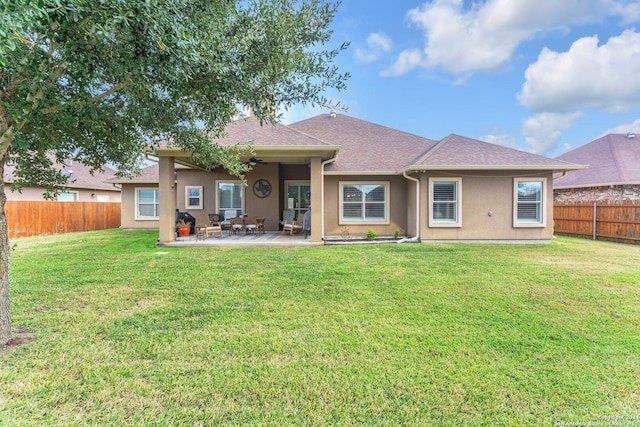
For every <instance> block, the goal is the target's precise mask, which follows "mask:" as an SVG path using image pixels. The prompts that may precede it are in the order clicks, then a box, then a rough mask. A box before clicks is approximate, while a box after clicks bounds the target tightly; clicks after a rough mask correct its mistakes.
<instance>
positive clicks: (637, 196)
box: [553, 185, 640, 203]
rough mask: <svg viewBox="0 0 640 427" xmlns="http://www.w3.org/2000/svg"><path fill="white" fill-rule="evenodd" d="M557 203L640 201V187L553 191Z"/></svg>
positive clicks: (616, 186)
mask: <svg viewBox="0 0 640 427" xmlns="http://www.w3.org/2000/svg"><path fill="white" fill-rule="evenodd" d="M553 201H554V202H556V203H576V202H613V203H622V202H630V201H640V185H614V186H610V187H588V188H562V189H554V190H553Z"/></svg>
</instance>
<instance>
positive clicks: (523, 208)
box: [513, 178, 547, 227]
mask: <svg viewBox="0 0 640 427" xmlns="http://www.w3.org/2000/svg"><path fill="white" fill-rule="evenodd" d="M513 187H514V209H513V211H514V213H513V226H514V227H545V226H546V216H545V212H544V210H545V206H544V203H545V200H546V195H547V179H546V178H536V179H530V178H515V179H514V185H513Z"/></svg>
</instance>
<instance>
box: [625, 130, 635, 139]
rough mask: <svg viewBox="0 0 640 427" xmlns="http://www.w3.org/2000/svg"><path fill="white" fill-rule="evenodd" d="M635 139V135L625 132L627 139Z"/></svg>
mask: <svg viewBox="0 0 640 427" xmlns="http://www.w3.org/2000/svg"><path fill="white" fill-rule="evenodd" d="M635 137H636V134H635V133H633V132H627V138H629V139H633V138H635Z"/></svg>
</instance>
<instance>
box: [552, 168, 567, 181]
mask: <svg viewBox="0 0 640 427" xmlns="http://www.w3.org/2000/svg"><path fill="white" fill-rule="evenodd" d="M565 176H567V171H563V172H562V175H560V176H559V177H557V178H553V181H554V182H555V181H557V180H559V179H562V178H564V177H565Z"/></svg>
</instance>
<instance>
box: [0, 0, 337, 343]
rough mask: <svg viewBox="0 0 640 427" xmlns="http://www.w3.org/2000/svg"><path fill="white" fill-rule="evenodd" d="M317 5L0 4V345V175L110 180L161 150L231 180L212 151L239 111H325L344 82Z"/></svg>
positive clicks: (3, 224) (1, 327) (259, 0)
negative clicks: (69, 174)
mask: <svg viewBox="0 0 640 427" xmlns="http://www.w3.org/2000/svg"><path fill="white" fill-rule="evenodd" d="M337 7H338V4H337V3H334V2H331V1H328V0H327V1H325V0H209V1H207V0H0V67H1V69H0V345H2V344H4V343H6V342H8V341H9V340H10V338H11V316H10V303H9V301H10V299H9V264H10V260H9V256H10V250H9V240H8V231H7V221H6V216H5V211H4V206H5V201H6V195H5V191H4V181H3V175H4V168H5V165H13V166H14V167H15V176H16V180H15V182H14V184H13V185H14V186H15V187H18V188H20V186H23V185H30V186H38V187H44V188H45V189H46V192H47V194H48V195H51V194H55V192H56V191H59V190H60V189H61V188H63V187H64V185H65V183H66V179H67V178H66V177H65V176H63V175H61V173H60V171H59V170H57V169H56V168H55V167H54V165H53V162H55V161H60V162H61V161H64V160H66V159H69V158H72V159H73V160H74V161H77V162H81V163H83V164H85V165H88V166H90V167H91V168H92V170H99V169H100V168H101V167H102V166H103V165H105V164H107V163H110V164H113V165H114V166H115V168H116V169H117V170H118V173H119V174H121V175H130V174H133V173H135V172H136V171H137V170H138V169H139V166H140V164H139V161H140V155H141V154H142V153H144V152H145V150H146V149H148V144H149V141H155V140H160V139H163V140H170V141H172V143H173V144H176V146H178V147H180V148H182V149H184V150H186V151H188V152H191V153H192V155H193V156H196V157H197V159H198V162H199V163H200V164H202V165H204V166H208V167H218V166H223V167H225V168H226V169H228V170H229V172H230V173H232V174H236V175H241V174H242V173H243V172H244V166H243V165H242V164H241V163H240V162H239V158H240V157H239V156H240V154H241V149H240V148H234V147H231V148H223V147H220V146H217V145H215V144H212V142H211V136H212V135H217V134H220V133H221V132H222V131H223V129H224V127H225V125H226V124H228V123H229V122H230V121H231V120H232V119H233V117H234V115H235V114H236V110H237V106H238V105H242V106H245V107H248V108H250V109H251V110H252V112H253V113H254V114H255V115H256V116H257V117H258V118H259V119H261V120H263V121H265V122H271V123H273V122H275V121H276V120H277V117H276V111H283V110H285V109H287V108H290V107H292V106H294V105H296V104H306V103H310V104H325V105H327V104H331V101H329V100H327V99H325V97H324V95H323V93H325V92H326V89H328V88H333V89H337V90H342V89H344V87H345V80H346V79H347V78H348V74H346V73H341V72H340V71H339V70H338V69H337V67H336V65H335V63H334V60H335V58H336V55H338V54H339V52H340V51H341V50H343V49H344V48H345V47H346V44H342V45H338V46H335V47H331V46H330V43H331V40H330V37H331V30H330V27H329V26H330V23H331V21H332V20H333V18H334V16H335V13H336V10H337Z"/></svg>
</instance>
